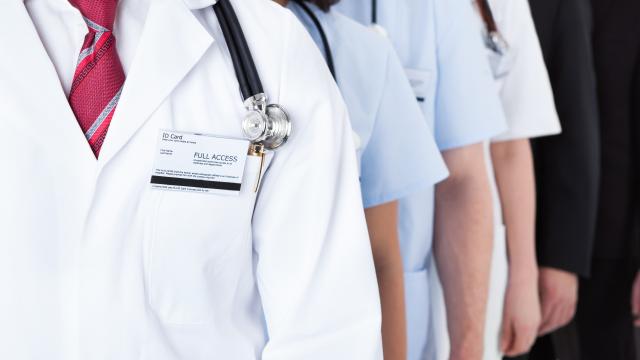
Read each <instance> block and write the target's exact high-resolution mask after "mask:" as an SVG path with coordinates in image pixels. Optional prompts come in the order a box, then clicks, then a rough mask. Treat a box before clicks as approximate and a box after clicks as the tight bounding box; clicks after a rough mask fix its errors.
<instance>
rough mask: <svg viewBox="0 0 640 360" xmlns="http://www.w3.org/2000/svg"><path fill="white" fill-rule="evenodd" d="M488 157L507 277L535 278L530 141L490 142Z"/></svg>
mask: <svg viewBox="0 0 640 360" xmlns="http://www.w3.org/2000/svg"><path fill="white" fill-rule="evenodd" d="M491 156H492V159H493V166H494V172H495V176H496V183H497V185H498V192H499V194H500V202H501V205H502V214H503V220H504V224H505V226H506V230H507V248H508V254H509V278H510V280H511V281H514V280H516V281H517V280H525V281H532V280H533V281H535V279H532V278H535V277H536V274H537V270H536V256H535V179H534V171H533V160H532V155H531V147H530V145H529V141H528V140H526V139H524V140H513V141H505V142H499V143H495V144H492V145H491Z"/></svg>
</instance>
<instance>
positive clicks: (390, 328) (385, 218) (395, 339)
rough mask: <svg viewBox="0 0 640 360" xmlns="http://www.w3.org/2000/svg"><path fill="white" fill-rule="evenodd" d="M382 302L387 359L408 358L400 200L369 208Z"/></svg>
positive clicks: (368, 214)
mask: <svg viewBox="0 0 640 360" xmlns="http://www.w3.org/2000/svg"><path fill="white" fill-rule="evenodd" d="M365 216H366V218H367V227H368V228H369V237H370V238H371V248H372V251H373V260H374V263H375V267H376V275H377V277H378V286H379V288H380V302H381V305H382V344H383V349H384V358H385V360H405V359H406V358H407V334H406V319H405V308H404V285H403V270H402V258H401V256H400V245H399V243H398V230H397V229H398V224H397V222H398V221H397V219H398V203H397V201H393V202H389V203H386V204H382V205H379V206H374V207H371V208H368V209H365Z"/></svg>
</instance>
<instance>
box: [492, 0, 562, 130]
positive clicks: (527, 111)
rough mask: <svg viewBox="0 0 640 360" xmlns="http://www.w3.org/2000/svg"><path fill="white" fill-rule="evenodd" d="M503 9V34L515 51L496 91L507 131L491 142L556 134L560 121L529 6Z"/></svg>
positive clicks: (513, 0) (517, 2)
mask: <svg viewBox="0 0 640 360" xmlns="http://www.w3.org/2000/svg"><path fill="white" fill-rule="evenodd" d="M505 6H507V9H506V10H507V13H506V14H505V17H504V23H503V26H504V30H503V32H504V36H505V37H506V38H507V42H508V43H509V44H510V46H511V50H510V51H514V52H515V53H514V56H515V59H514V63H513V65H512V67H511V69H510V70H509V73H508V74H507V75H506V76H505V78H504V80H503V81H504V82H503V86H502V89H501V91H500V96H501V97H502V106H503V108H504V112H505V115H506V118H507V123H508V128H509V129H508V130H507V131H506V132H505V133H502V134H500V135H498V136H497V137H495V138H494V139H493V141H505V140H512V139H518V138H532V137H538V136H544V135H552V134H558V133H559V132H560V121H559V120H558V114H557V113H556V108H555V104H554V102H553V92H552V90H551V83H550V81H549V75H548V74H547V68H546V66H545V63H544V59H543V57H542V50H541V49H540V43H539V41H538V36H537V34H536V29H535V26H534V24H533V19H532V18H531V11H530V10H529V3H528V2H527V0H510V1H509V2H508V3H507V4H506V5H505Z"/></svg>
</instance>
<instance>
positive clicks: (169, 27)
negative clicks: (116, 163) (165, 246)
mask: <svg viewBox="0 0 640 360" xmlns="http://www.w3.org/2000/svg"><path fill="white" fill-rule="evenodd" d="M212 43H213V38H212V37H211V35H210V34H209V33H208V32H207V31H206V29H205V28H204V27H203V26H202V25H201V24H200V22H199V21H198V19H197V18H196V17H195V16H194V14H193V13H191V10H190V9H189V8H188V7H187V6H186V5H185V4H184V2H183V1H181V0H154V1H152V2H151V5H150V7H149V10H148V13H147V18H146V22H145V27H144V30H143V32H142V35H141V38H140V42H139V45H138V49H137V51H136V55H135V58H134V60H133V63H132V65H131V68H130V70H129V73H128V75H127V80H126V82H125V84H124V88H123V92H122V97H121V98H120V102H119V103H118V107H117V108H116V112H115V114H114V118H113V120H112V123H111V125H110V128H109V132H108V133H107V137H106V139H105V142H104V144H103V147H102V149H101V152H100V158H99V167H100V168H102V167H104V165H105V164H106V163H107V162H108V161H109V160H110V159H112V158H113V157H114V156H115V155H116V154H117V153H118V151H120V150H121V149H122V148H123V147H124V146H125V145H126V144H127V142H128V141H129V140H130V139H131V137H133V135H134V134H135V133H136V132H137V131H138V129H139V128H140V127H141V126H142V125H143V124H144V123H145V122H146V121H147V119H148V118H149V117H150V116H151V114H152V113H153V112H154V111H155V110H156V109H157V108H158V106H160V104H161V103H162V102H163V101H164V100H165V99H166V98H167V97H168V96H169V95H170V94H171V92H172V91H173V90H174V89H175V87H176V86H177V85H178V84H179V83H180V82H181V81H182V79H183V78H184V77H185V76H186V75H187V73H189V71H190V70H191V69H192V68H193V67H194V66H195V65H196V64H197V63H198V61H199V60H200V59H201V58H202V56H203V55H204V53H205V52H206V50H207V49H208V48H209V47H210V46H211V44H212Z"/></svg>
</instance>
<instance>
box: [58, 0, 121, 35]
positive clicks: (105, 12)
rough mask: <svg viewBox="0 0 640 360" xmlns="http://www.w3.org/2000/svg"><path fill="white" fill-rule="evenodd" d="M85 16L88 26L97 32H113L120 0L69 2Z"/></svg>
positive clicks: (77, 0) (80, 0)
mask: <svg viewBox="0 0 640 360" xmlns="http://www.w3.org/2000/svg"><path fill="white" fill-rule="evenodd" d="M69 1H70V2H71V5H73V6H74V7H76V8H77V9H78V10H80V12H81V13H82V16H84V19H85V20H86V22H87V26H89V28H90V29H92V30H94V31H96V32H103V31H111V30H113V23H114V21H115V19H116V9H117V7H118V0H69Z"/></svg>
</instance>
